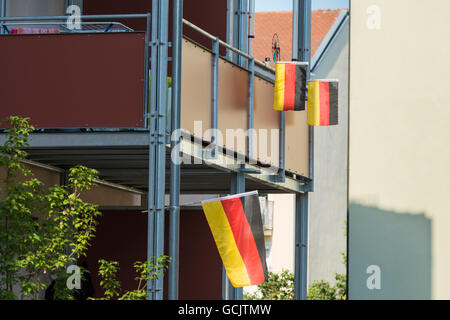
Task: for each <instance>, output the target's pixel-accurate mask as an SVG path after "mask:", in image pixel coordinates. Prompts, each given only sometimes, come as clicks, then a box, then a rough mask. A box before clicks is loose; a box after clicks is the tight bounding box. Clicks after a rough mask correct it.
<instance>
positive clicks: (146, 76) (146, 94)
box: [144, 13, 151, 128]
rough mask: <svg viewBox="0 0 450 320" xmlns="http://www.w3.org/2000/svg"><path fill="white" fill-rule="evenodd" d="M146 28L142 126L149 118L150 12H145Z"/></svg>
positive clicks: (147, 123)
mask: <svg viewBox="0 0 450 320" xmlns="http://www.w3.org/2000/svg"><path fill="white" fill-rule="evenodd" d="M146 23H147V25H146V29H145V51H144V59H145V61H144V68H145V73H144V119H145V120H144V121H145V123H144V127H145V128H148V127H149V118H148V117H147V115H148V114H149V111H150V110H149V88H150V84H149V68H150V67H149V65H150V63H149V62H150V61H149V60H150V24H151V15H150V13H147V20H146Z"/></svg>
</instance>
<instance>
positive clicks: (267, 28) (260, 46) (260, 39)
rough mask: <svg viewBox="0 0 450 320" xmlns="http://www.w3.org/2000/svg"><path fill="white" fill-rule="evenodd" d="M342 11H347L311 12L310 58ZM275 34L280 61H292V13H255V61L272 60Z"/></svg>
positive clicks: (325, 10) (327, 10) (326, 10)
mask: <svg viewBox="0 0 450 320" xmlns="http://www.w3.org/2000/svg"><path fill="white" fill-rule="evenodd" d="M343 10H347V9H323V10H312V13H311V57H312V56H314V53H315V52H316V50H317V48H318V47H319V45H320V43H321V42H322V40H323V39H324V37H325V36H326V34H327V33H328V31H329V30H330V28H331V27H332V26H333V24H334V22H335V21H336V19H337V17H338V16H339V14H340V13H341V12H342V11H343ZM275 33H276V34H277V35H278V38H279V43H280V60H282V61H283V60H284V61H290V60H291V59H292V11H272V12H256V13H255V38H254V40H253V55H254V56H255V58H256V59H258V60H261V61H264V60H265V58H272V38H273V36H274V34H275ZM271 60H272V59H271Z"/></svg>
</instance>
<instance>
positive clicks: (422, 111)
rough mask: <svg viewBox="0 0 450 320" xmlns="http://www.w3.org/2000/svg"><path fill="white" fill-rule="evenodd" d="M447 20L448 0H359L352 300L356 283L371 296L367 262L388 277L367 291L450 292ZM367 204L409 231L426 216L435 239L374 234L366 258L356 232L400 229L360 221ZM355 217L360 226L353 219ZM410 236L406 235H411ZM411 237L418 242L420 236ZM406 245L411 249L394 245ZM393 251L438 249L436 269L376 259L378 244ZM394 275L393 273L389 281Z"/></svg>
mask: <svg viewBox="0 0 450 320" xmlns="http://www.w3.org/2000/svg"><path fill="white" fill-rule="evenodd" d="M373 5H375V6H373ZM371 6H372V7H371ZM449 21H450V1H448V0H433V1H423V0H390V1H382V0H357V1H355V0H353V1H351V32H350V179H349V182H350V203H351V205H350V222H349V223H350V235H349V236H350V249H349V259H350V260H349V261H350V270H349V273H350V297H351V298H352V291H351V290H352V287H353V288H358V287H359V289H357V290H356V291H355V292H358V294H360V295H362V297H366V296H364V294H365V293H364V291H363V288H362V286H361V284H360V283H356V282H355V281H356V279H359V281H360V280H361V279H363V277H362V276H361V277H360V275H362V274H363V273H365V270H362V268H363V267H364V266H365V265H366V264H383V265H381V266H380V267H381V275H382V279H383V278H384V279H385V280H386V281H383V280H382V283H381V290H378V293H377V294H375V293H374V292H375V291H371V292H367V294H368V295H369V296H370V295H372V296H373V297H374V298H375V297H380V298H382V297H385V298H402V297H411V295H410V294H411V293H417V294H420V292H419V291H420V290H422V289H421V288H420V286H419V287H417V286H414V283H415V282H416V280H415V279H421V280H423V279H422V277H429V282H430V285H431V294H430V297H431V298H435V299H444V298H445V299H449V298H450V272H449V270H450V248H449V247H450V233H449V232H448V228H449V227H450V209H449V201H448V192H449V191H450V179H449V178H450V167H449V164H450V144H449V142H450V91H449V89H448V87H449V80H448V75H449V74H450V59H449V57H450V43H449V41H448V38H449V35H450V23H449ZM352 205H353V208H354V209H353V210H352ZM362 207H365V208H374V209H376V210H373V211H372V212H373V214H374V215H376V217H377V218H379V217H381V216H382V215H386V216H387V214H386V212H389V214H394V215H397V216H401V217H402V218H403V220H404V221H403V222H402V223H399V224H398V228H406V227H407V225H408V223H410V221H412V220H411V219H414V217H415V216H416V218H417V217H418V216H420V217H422V218H423V221H424V223H423V224H422V225H423V226H422V229H421V230H422V231H423V232H422V231H421V232H422V233H423V234H427V230H426V228H428V226H429V225H431V232H430V235H429V237H430V239H429V240H430V241H428V242H427V241H421V242H420V243H417V244H415V245H412V242H409V243H411V245H408V241H403V240H405V239H404V238H402V239H397V240H398V242H397V241H394V242H391V243H390V247H389V244H386V247H380V246H377V244H374V243H373V242H376V240H377V238H376V237H375V238H374V239H372V240H373V241H372V243H369V242H367V246H368V247H367V250H365V251H366V252H367V253H366V256H362V255H364V248H358V246H361V245H363V244H364V243H365V242H364V241H365V239H364V238H363V237H364V235H361V238H357V237H356V234H358V230H356V229H354V228H356V227H358V228H365V227H367V228H369V227H370V228H371V229H372V230H379V232H378V237H379V238H378V239H379V240H380V241H382V240H383V239H382V238H383V234H384V235H385V236H390V235H389V234H388V233H389V232H391V233H396V232H398V231H399V229H395V228H394V229H392V228H390V226H392V225H387V224H383V222H380V224H378V225H371V226H368V225H364V221H360V220H358V217H360V216H361V215H362V214H363V213H362V212H363V211H364V210H363V209H361V208H362ZM376 212H377V213H376ZM358 215H359V216H358ZM355 218H356V219H355ZM352 221H359V222H358V223H360V224H359V225H356V224H353V225H352ZM385 221H386V222H387V221H389V220H385ZM355 223H356V222H355ZM383 230H384V231H383ZM353 231H355V232H353ZM402 232H403V231H402ZM398 233H399V234H400V232H398ZM404 234H405V237H406V236H407V234H408V233H407V232H405V233H404ZM408 236H409V237H411V240H412V241H413V240H415V237H414V234H411V233H410V234H409V235H408ZM402 241H403V242H404V247H402V248H400V247H396V246H397V244H398V243H400V242H402ZM424 242H426V243H429V246H430V248H427V247H426V246H425V245H424ZM395 248H397V253H398V254H399V255H400V254H402V252H404V251H405V250H406V251H407V252H410V255H414V254H419V253H423V252H424V251H427V250H428V251H430V255H429V256H430V258H429V260H431V261H429V262H428V263H429V267H430V270H431V274H430V275H426V274H424V273H423V272H412V271H411V269H410V268H413V265H414V261H411V263H409V266H410V268H408V265H405V267H404V268H400V269H396V268H395V267H396V263H397V262H396V261H387V260H386V261H370V260H371V259H370V257H371V253H370V252H371V250H372V252H373V253H376V254H377V253H378V252H379V251H383V250H385V251H392V252H391V253H393V257H395V256H396V255H395V253H396V252H395V250H396V249H395ZM419 251H420V252H419ZM352 252H354V253H355V252H359V253H360V254H361V255H360V256H355V255H354V254H352ZM399 255H397V257H399ZM372 256H375V255H372ZM380 256H381V255H380ZM426 256H427V255H425V256H420V255H419V256H418V257H422V258H418V260H417V262H418V263H423V262H424V261H423V259H425V258H423V257H426ZM393 259H394V258H393ZM398 259H400V258H398ZM405 259H406V257H405ZM391 260H392V259H391ZM405 261H406V260H405ZM398 263H401V261H399V262H398ZM405 274H406V275H408V276H407V277H405V276H404V275H405ZM367 276H368V275H367ZM352 277H353V278H352ZM387 279H391V280H390V281H389V282H391V283H390V284H388V281H387ZM408 279H409V280H408ZM352 281H353V282H352ZM383 285H384V287H383ZM390 286H391V287H390ZM425 287H426V285H425ZM389 288H390V289H389ZM388 289H389V290H388ZM386 290H387V291H386ZM423 290H427V289H426V288H425V289H423ZM414 291H415V292H414ZM413 297H414V296H413ZM422 297H423V295H422ZM353 298H358V296H353Z"/></svg>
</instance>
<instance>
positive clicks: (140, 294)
mask: <svg viewBox="0 0 450 320" xmlns="http://www.w3.org/2000/svg"><path fill="white" fill-rule="evenodd" d="M152 260H154V262H152V261H151V260H150V261H147V262H140V261H136V262H135V263H134V269H135V270H136V273H137V274H138V276H137V277H136V278H135V280H136V281H138V286H137V289H135V290H131V291H125V292H124V293H123V294H121V285H120V282H119V281H117V272H118V271H119V263H118V262H117V261H107V260H103V259H100V260H99V261H98V263H99V276H100V278H101V281H100V286H101V287H102V288H103V289H104V290H105V296H104V297H103V298H90V300H111V299H118V300H144V299H145V298H146V297H147V283H148V281H149V280H156V279H158V277H159V275H160V274H161V273H162V272H163V271H164V270H165V269H166V268H167V266H168V264H169V263H170V261H171V258H170V257H168V256H164V255H161V256H159V257H158V258H156V259H152Z"/></svg>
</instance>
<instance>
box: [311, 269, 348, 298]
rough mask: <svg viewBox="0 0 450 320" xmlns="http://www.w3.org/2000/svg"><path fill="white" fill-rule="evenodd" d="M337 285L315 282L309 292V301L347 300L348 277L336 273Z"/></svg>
mask: <svg viewBox="0 0 450 320" xmlns="http://www.w3.org/2000/svg"><path fill="white" fill-rule="evenodd" d="M334 276H335V279H336V284H335V285H334V286H331V285H330V283H328V282H326V281H323V280H321V281H314V283H313V284H312V285H311V286H310V287H309V290H308V300H347V293H346V278H347V277H346V276H345V275H344V274H339V273H335V274H334Z"/></svg>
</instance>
